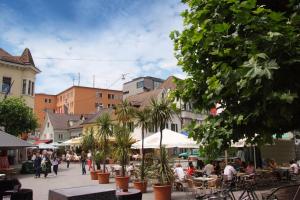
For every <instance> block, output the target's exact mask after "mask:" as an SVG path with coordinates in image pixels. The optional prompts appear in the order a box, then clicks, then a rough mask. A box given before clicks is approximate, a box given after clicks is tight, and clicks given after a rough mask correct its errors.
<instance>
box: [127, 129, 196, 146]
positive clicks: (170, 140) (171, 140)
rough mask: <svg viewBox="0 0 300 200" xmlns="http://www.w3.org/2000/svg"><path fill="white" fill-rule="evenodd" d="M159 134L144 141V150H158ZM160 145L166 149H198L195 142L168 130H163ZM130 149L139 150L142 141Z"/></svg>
mask: <svg viewBox="0 0 300 200" xmlns="http://www.w3.org/2000/svg"><path fill="white" fill-rule="evenodd" d="M159 141H160V132H157V133H154V134H153V135H150V136H149V137H146V138H145V139H144V148H145V149H159ZM162 144H163V145H164V146H165V147H166V148H174V147H178V148H199V144H197V142H196V141H194V140H192V139H190V138H188V137H187V136H186V135H183V134H181V133H177V132H174V131H171V130H169V129H164V130H163V140H162ZM131 148H132V149H141V148H142V141H138V142H136V143H134V144H132V145H131Z"/></svg>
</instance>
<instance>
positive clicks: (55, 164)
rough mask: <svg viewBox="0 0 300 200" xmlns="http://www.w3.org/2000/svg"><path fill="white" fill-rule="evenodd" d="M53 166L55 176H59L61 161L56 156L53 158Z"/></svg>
mask: <svg viewBox="0 0 300 200" xmlns="http://www.w3.org/2000/svg"><path fill="white" fill-rule="evenodd" d="M52 165H53V171H54V174H55V176H57V171H58V165H59V159H58V158H57V156H56V154H55V155H54V156H53V160H52Z"/></svg>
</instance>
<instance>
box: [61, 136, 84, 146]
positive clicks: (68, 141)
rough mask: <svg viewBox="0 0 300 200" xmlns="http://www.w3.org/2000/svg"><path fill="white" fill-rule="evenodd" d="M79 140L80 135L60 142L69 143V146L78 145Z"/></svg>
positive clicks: (80, 138) (80, 139)
mask: <svg viewBox="0 0 300 200" xmlns="http://www.w3.org/2000/svg"><path fill="white" fill-rule="evenodd" d="M81 141H82V137H77V138H72V139H70V140H67V141H65V142H63V143H62V144H64V145H70V146H72V145H80V143H81Z"/></svg>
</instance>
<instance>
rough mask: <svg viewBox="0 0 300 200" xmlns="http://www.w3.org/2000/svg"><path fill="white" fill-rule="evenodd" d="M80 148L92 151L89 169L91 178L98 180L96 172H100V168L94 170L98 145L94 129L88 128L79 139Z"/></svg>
mask: <svg viewBox="0 0 300 200" xmlns="http://www.w3.org/2000/svg"><path fill="white" fill-rule="evenodd" d="M81 145H82V149H83V150H84V151H88V150H91V152H92V170H91V171H90V175H91V179H92V180H98V177H97V173H98V172H100V170H96V168H95V164H96V160H95V158H96V150H97V146H98V141H97V140H96V138H95V135H94V129H93V128H91V129H88V131H87V133H86V134H84V136H83V137H82V141H81Z"/></svg>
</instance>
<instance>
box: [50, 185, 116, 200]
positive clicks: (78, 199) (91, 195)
mask: <svg viewBox="0 0 300 200" xmlns="http://www.w3.org/2000/svg"><path fill="white" fill-rule="evenodd" d="M82 199H89V200H115V199H116V191H115V190H113V189H111V190H104V189H103V188H102V187H101V186H99V185H93V186H84V187H73V188H62V189H55V190H49V198H48V200H82Z"/></svg>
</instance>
